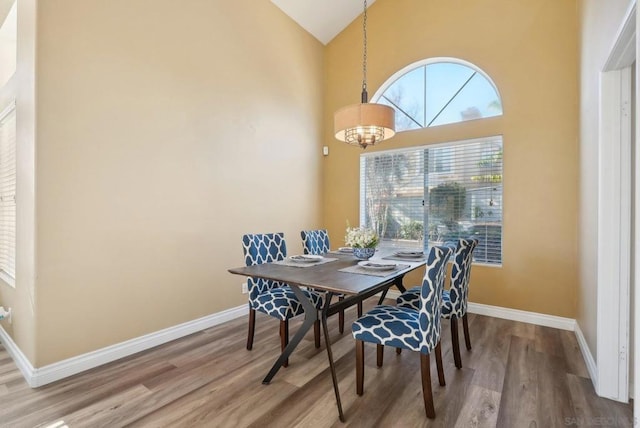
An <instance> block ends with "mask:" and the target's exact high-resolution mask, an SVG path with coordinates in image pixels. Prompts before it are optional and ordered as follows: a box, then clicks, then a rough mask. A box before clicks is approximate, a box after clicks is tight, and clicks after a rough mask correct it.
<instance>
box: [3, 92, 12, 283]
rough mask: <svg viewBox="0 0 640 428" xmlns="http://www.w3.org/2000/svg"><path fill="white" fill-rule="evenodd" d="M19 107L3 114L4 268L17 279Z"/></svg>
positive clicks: (7, 110)
mask: <svg viewBox="0 0 640 428" xmlns="http://www.w3.org/2000/svg"><path fill="white" fill-rule="evenodd" d="M15 260H16V110H15V103H13V104H12V106H10V107H9V108H7V109H4V110H3V114H2V116H1V117H0V270H2V271H4V272H5V273H7V274H8V275H10V276H11V277H14V278H15V266H16V262H15Z"/></svg>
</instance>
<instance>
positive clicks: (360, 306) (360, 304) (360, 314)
mask: <svg viewBox="0 0 640 428" xmlns="http://www.w3.org/2000/svg"><path fill="white" fill-rule="evenodd" d="M361 316H362V302H358V318H360V317H361Z"/></svg>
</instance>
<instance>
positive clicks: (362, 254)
mask: <svg viewBox="0 0 640 428" xmlns="http://www.w3.org/2000/svg"><path fill="white" fill-rule="evenodd" d="M375 253H376V249H375V248H354V249H353V256H354V257H355V258H356V259H360V260H369V259H370V258H371V257H372V256H373V255H374V254H375Z"/></svg>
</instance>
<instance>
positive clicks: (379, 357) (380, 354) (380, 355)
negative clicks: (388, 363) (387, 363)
mask: <svg viewBox="0 0 640 428" xmlns="http://www.w3.org/2000/svg"><path fill="white" fill-rule="evenodd" d="M383 359H384V345H380V344H377V345H376V364H377V365H378V367H382V361H383Z"/></svg>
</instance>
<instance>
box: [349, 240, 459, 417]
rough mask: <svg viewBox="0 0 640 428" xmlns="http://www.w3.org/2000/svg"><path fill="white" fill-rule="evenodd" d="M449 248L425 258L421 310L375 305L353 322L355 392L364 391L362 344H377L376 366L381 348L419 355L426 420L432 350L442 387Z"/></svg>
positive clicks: (429, 409)
mask: <svg viewBox="0 0 640 428" xmlns="http://www.w3.org/2000/svg"><path fill="white" fill-rule="evenodd" d="M451 253H452V250H451V248H449V247H432V248H431V251H429V255H428V256H427V263H426V268H425V275H424V279H423V280H422V286H421V288H420V297H419V298H420V309H419V310H415V309H410V308H402V307H396V306H388V305H381V306H376V307H375V308H373V309H372V310H371V311H369V312H367V313H366V314H365V315H364V316H363V317H361V318H359V319H358V320H357V321H356V322H354V323H353V326H352V332H353V337H354V339H356V392H357V394H358V395H362V394H363V392H364V342H369V343H375V344H376V345H377V351H378V353H377V356H378V361H377V363H378V367H380V366H381V365H382V355H383V354H382V352H383V351H384V346H393V347H396V348H404V349H409V350H412V351H417V352H419V353H420V372H421V375H422V396H423V400H424V409H425V412H426V414H427V417H428V418H430V419H433V418H435V417H436V412H435V409H434V407H433V393H432V390H431V367H430V357H429V356H430V354H431V353H432V352H434V351H435V354H436V365H437V367H438V381H439V383H440V385H441V386H444V385H445V380H444V370H443V367H442V353H441V350H440V317H441V314H440V309H441V305H442V289H443V288H444V277H445V270H446V265H447V259H448V258H449V256H450V255H451Z"/></svg>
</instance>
